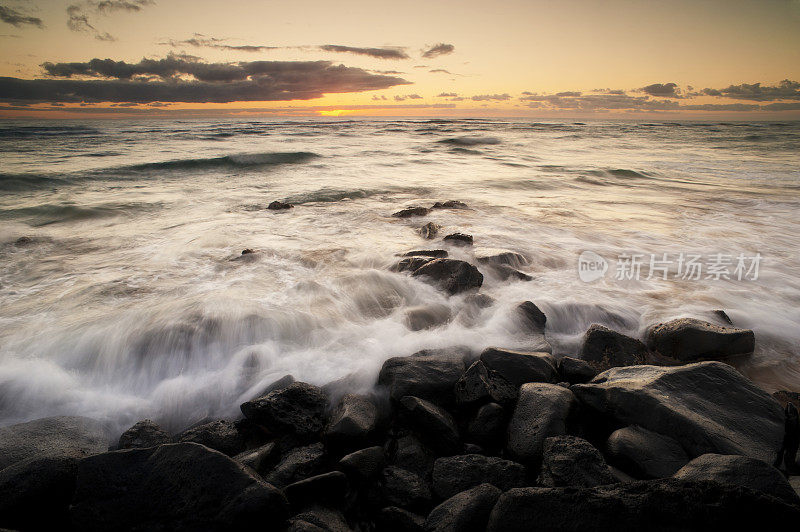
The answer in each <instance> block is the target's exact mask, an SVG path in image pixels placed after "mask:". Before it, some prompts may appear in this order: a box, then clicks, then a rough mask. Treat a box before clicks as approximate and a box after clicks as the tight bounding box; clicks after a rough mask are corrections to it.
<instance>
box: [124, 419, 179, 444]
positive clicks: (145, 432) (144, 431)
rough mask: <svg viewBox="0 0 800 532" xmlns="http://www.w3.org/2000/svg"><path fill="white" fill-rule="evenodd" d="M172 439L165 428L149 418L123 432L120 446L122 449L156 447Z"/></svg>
mask: <svg viewBox="0 0 800 532" xmlns="http://www.w3.org/2000/svg"><path fill="white" fill-rule="evenodd" d="M171 441H172V438H170V437H169V434H167V432H166V431H165V430H164V429H162V428H161V427H159V426H158V425H156V424H155V423H153V422H152V421H151V420H149V419H143V420H142V421H139V422H138V423H136V424H135V425H134V426H132V427H131V428H129V429H128V430H126V431H125V432H123V433H122V436H120V437H119V445H118V447H119V448H120V449H139V448H145V447H155V446H156V445H161V444H164V443H170V442H171Z"/></svg>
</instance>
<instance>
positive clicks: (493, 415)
mask: <svg viewBox="0 0 800 532" xmlns="http://www.w3.org/2000/svg"><path fill="white" fill-rule="evenodd" d="M506 417H507V416H506V412H505V410H504V409H503V407H502V406H500V405H499V404H497V403H487V404H485V405H483V406H482V407H480V408H479V409H478V411H477V412H476V413H475V415H474V416H473V417H472V418H471V419H470V420H469V423H468V424H467V435H466V439H467V440H468V441H474V442H476V443H478V444H480V445H483V446H484V447H487V448H494V447H499V446H501V445H502V444H503V443H504V441H503V440H504V439H505V430H506Z"/></svg>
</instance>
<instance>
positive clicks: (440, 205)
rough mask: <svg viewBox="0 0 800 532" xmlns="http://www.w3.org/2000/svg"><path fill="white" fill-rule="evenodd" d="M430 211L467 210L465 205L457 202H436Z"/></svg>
mask: <svg viewBox="0 0 800 532" xmlns="http://www.w3.org/2000/svg"><path fill="white" fill-rule="evenodd" d="M431 208H432V209H469V207H468V206H467V204H466V203H464V202H463V201H458V200H449V201H437V202H436V203H434V204H433V207H431Z"/></svg>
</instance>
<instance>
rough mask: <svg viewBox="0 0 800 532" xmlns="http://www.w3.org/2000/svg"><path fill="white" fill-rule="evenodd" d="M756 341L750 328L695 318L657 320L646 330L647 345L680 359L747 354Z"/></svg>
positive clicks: (684, 360) (718, 357)
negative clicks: (718, 323)
mask: <svg viewBox="0 0 800 532" xmlns="http://www.w3.org/2000/svg"><path fill="white" fill-rule="evenodd" d="M755 342H756V340H755V335H753V331H751V330H749V329H737V328H736V327H721V326H719V325H714V324H712V323H708V322H705V321H702V320H698V319H694V318H680V319H677V320H672V321H668V322H666V323H659V324H658V325H656V326H655V327H653V328H651V329H650V330H649V331H648V333H647V347H649V348H650V349H651V350H653V351H656V352H658V353H659V354H661V355H664V356H668V357H671V358H675V359H677V360H680V361H683V362H695V361H698V360H720V359H725V358H729V357H732V356H736V355H746V354H750V353H752V352H753V349H754V348H755Z"/></svg>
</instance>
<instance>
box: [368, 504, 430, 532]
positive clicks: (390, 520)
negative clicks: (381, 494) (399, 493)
mask: <svg viewBox="0 0 800 532" xmlns="http://www.w3.org/2000/svg"><path fill="white" fill-rule="evenodd" d="M424 525H425V518H424V517H422V516H420V515H417V514H415V513H411V512H409V511H408V510H403V509H402V508H398V507H397V506H387V507H386V508H384V509H382V510H381V513H380V514H379V515H378V530H380V531H381V532H384V531H385V532H423V530H424V528H423V527H424Z"/></svg>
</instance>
